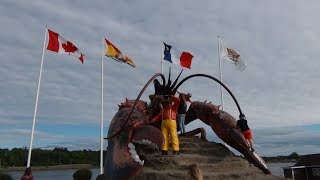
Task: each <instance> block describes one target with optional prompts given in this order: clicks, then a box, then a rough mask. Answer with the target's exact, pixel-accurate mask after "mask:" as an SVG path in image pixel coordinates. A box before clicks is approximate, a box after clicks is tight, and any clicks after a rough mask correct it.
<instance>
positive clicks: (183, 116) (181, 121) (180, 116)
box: [177, 114, 186, 134]
mask: <svg viewBox="0 0 320 180" xmlns="http://www.w3.org/2000/svg"><path fill="white" fill-rule="evenodd" d="M177 119H178V122H179V128H180V133H181V134H184V133H186V129H185V127H184V121H185V119H186V114H178V116H177Z"/></svg>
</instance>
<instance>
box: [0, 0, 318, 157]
mask: <svg viewBox="0 0 320 180" xmlns="http://www.w3.org/2000/svg"><path fill="white" fill-rule="evenodd" d="M319 5H320V2H318V1H308V2H305V1H300V0H294V1H292V0H284V1H276V0H271V1H268V2H265V1H263V2H261V1H242V2H241V4H239V2H238V1H235V0H228V1H224V0H218V1H209V0H208V1H201V2H197V3H194V1H191V0H186V1H183V2H182V1H169V0H163V1H147V0H145V1H88V2H83V1H63V0H58V1H42V0H33V1H32V2H29V1H28V2H27V1H23V0H16V1H9V0H2V1H1V2H0V17H1V18H0V23H1V24H2V25H1V29H0V32H1V33H0V39H1V41H0V61H1V67H0V80H1V85H0V94H1V98H0V137H1V138H0V148H13V147H24V146H27V147H28V146H29V141H30V132H31V126H32V117H33V111H34V103H35V96H36V85H37V80H38V74H39V68H40V60H41V53H42V45H43V39H44V33H45V26H48V27H49V28H51V29H52V30H54V31H56V32H58V33H60V34H61V35H62V36H64V37H65V38H67V39H69V40H71V41H72V42H73V43H75V44H76V45H77V47H78V48H79V49H80V51H81V52H82V53H84V54H85V63H84V64H81V63H80V61H78V60H77V59H76V58H74V57H71V56H67V55H59V54H54V53H52V52H46V53H45V59H44V66H43V74H42V81H41V89H40V97H39V107H38V114H37V120H36V127H35V130H36V133H35V136H34V147H41V148H52V147H55V146H63V147H68V148H69V149H93V150H97V149H98V148H99V136H100V134H99V133H100V127H99V126H100V90H101V89H100V78H101V77H100V76H101V74H100V68H101V57H100V55H101V40H102V38H103V37H106V38H108V39H109V40H110V41H111V42H113V43H114V44H115V45H117V46H118V47H119V48H120V49H121V50H122V51H123V52H124V54H126V55H128V56H129V57H130V58H131V59H133V60H134V61H135V63H136V65H137V68H132V67H130V66H128V65H125V64H120V63H118V62H115V61H113V60H110V59H107V58H106V59H105V68H104V85H105V86H104V87H105V88H104V94H105V97H104V103H105V109H104V119H105V121H104V124H105V127H104V129H105V134H107V130H108V127H109V123H110V121H111V119H112V117H113V115H114V114H115V113H116V111H117V104H120V103H121V102H123V101H124V99H125V98H126V97H127V98H129V99H134V98H136V96H137V95H138V93H139V91H140V90H141V88H142V86H143V85H144V84H145V83H146V81H147V80H148V79H149V78H150V77H151V76H152V75H154V74H155V73H157V72H159V71H160V59H161V51H162V49H163V44H162V41H165V42H166V43H168V44H170V45H173V46H175V47H176V48H178V49H181V50H186V51H189V52H191V53H192V54H193V55H194V60H193V63H192V69H191V70H185V71H184V72H183V75H182V76H183V77H185V76H188V75H190V74H194V73H205V74H209V75H213V76H215V77H219V69H218V65H219V64H218V53H217V49H218V46H217V44H218V40H217V35H220V36H221V37H222V38H223V39H224V40H225V41H226V42H227V43H228V44H230V45H232V47H235V48H236V49H237V50H239V51H240V53H241V55H242V56H243V58H244V59H245V60H246V62H247V64H248V67H247V69H246V70H244V71H243V72H239V71H236V70H235V67H234V65H233V64H231V63H229V62H222V72H223V81H224V82H225V84H226V85H227V86H228V87H229V88H230V89H231V90H232V92H233V93H234V95H235V96H236V98H237V100H238V101H239V103H240V106H241V108H242V110H243V111H244V113H245V114H246V116H247V118H248V120H249V125H250V127H251V129H252V130H253V133H254V144H255V146H256V149H257V152H258V153H259V154H261V155H266V156H271V155H287V154H290V153H291V152H297V153H299V154H308V153H317V152H319V151H320V144H319V139H320V133H319V130H320V121H319V115H318V112H319V98H318V97H319V96H320V85H319V83H317V82H318V81H319V77H320V76H319V73H318V70H319V68H320V62H319V61H318V57H319V56H320V51H319V47H320V36H319V35H318V34H319V32H320V26H319V25H318V24H317V23H316V22H318V19H317V17H319V16H320V13H319V12H318V10H317V7H319ZM169 66H170V64H168V63H166V62H165V63H164V73H165V74H166V75H167V73H168V68H169ZM171 67H172V71H173V76H176V75H177V74H178V73H179V71H180V67H178V66H174V65H172V66H171ZM181 91H189V92H191V93H192V94H193V97H192V98H193V100H201V101H204V100H209V101H212V102H213V103H214V104H217V105H218V104H220V96H219V95H220V94H219V93H220V92H219V86H218V85H217V84H214V83H211V82H210V81H208V80H206V79H194V80H190V81H188V83H185V84H184V85H183V86H182V87H181ZM152 92H153V89H152V87H149V88H148V89H147V92H146V93H145V94H144V95H143V99H144V100H148V98H147V97H148V94H150V93H152ZM224 105H225V111H227V112H229V113H230V114H232V115H233V116H235V117H237V116H238V112H237V109H236V106H235V104H234V102H233V101H232V99H231V98H230V96H228V95H227V93H225V96H224ZM196 127H205V128H206V129H207V132H208V136H209V137H210V140H212V141H218V142H220V141H219V140H218V139H217V137H216V135H215V134H214V133H213V132H212V130H210V128H209V127H208V126H206V125H204V124H203V123H201V122H199V121H195V122H193V123H191V124H190V125H189V126H188V127H187V130H191V129H193V128H196Z"/></svg>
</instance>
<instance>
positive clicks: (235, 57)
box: [219, 39, 247, 71]
mask: <svg viewBox="0 0 320 180" xmlns="http://www.w3.org/2000/svg"><path fill="white" fill-rule="evenodd" d="M219 45H220V58H221V59H224V60H227V61H230V62H232V63H233V64H235V66H236V69H237V70H239V71H243V70H244V69H245V68H246V67H247V63H246V62H245V61H244V59H243V58H242V56H241V55H240V53H239V52H238V51H237V50H235V49H233V48H231V47H230V46H229V45H227V44H226V43H225V42H224V41H222V39H219Z"/></svg>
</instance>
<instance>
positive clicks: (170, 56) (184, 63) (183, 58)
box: [163, 43, 193, 69]
mask: <svg viewBox="0 0 320 180" xmlns="http://www.w3.org/2000/svg"><path fill="white" fill-rule="evenodd" d="M163 44H164V51H163V54H164V57H163V59H164V60H166V61H169V62H171V63H173V64H180V66H181V67H185V68H189V69H190V68H191V61H192V58H193V55H192V54H190V53H189V52H185V51H183V52H181V51H179V50H177V49H175V48H173V47H172V46H170V45H168V44H166V43H163Z"/></svg>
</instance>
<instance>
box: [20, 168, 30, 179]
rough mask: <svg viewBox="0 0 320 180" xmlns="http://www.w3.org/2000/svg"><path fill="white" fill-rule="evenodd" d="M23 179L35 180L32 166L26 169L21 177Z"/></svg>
mask: <svg viewBox="0 0 320 180" xmlns="http://www.w3.org/2000/svg"><path fill="white" fill-rule="evenodd" d="M21 180H33V176H32V171H31V167H28V168H27V169H26V170H25V171H24V174H23V176H22V177H21Z"/></svg>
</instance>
